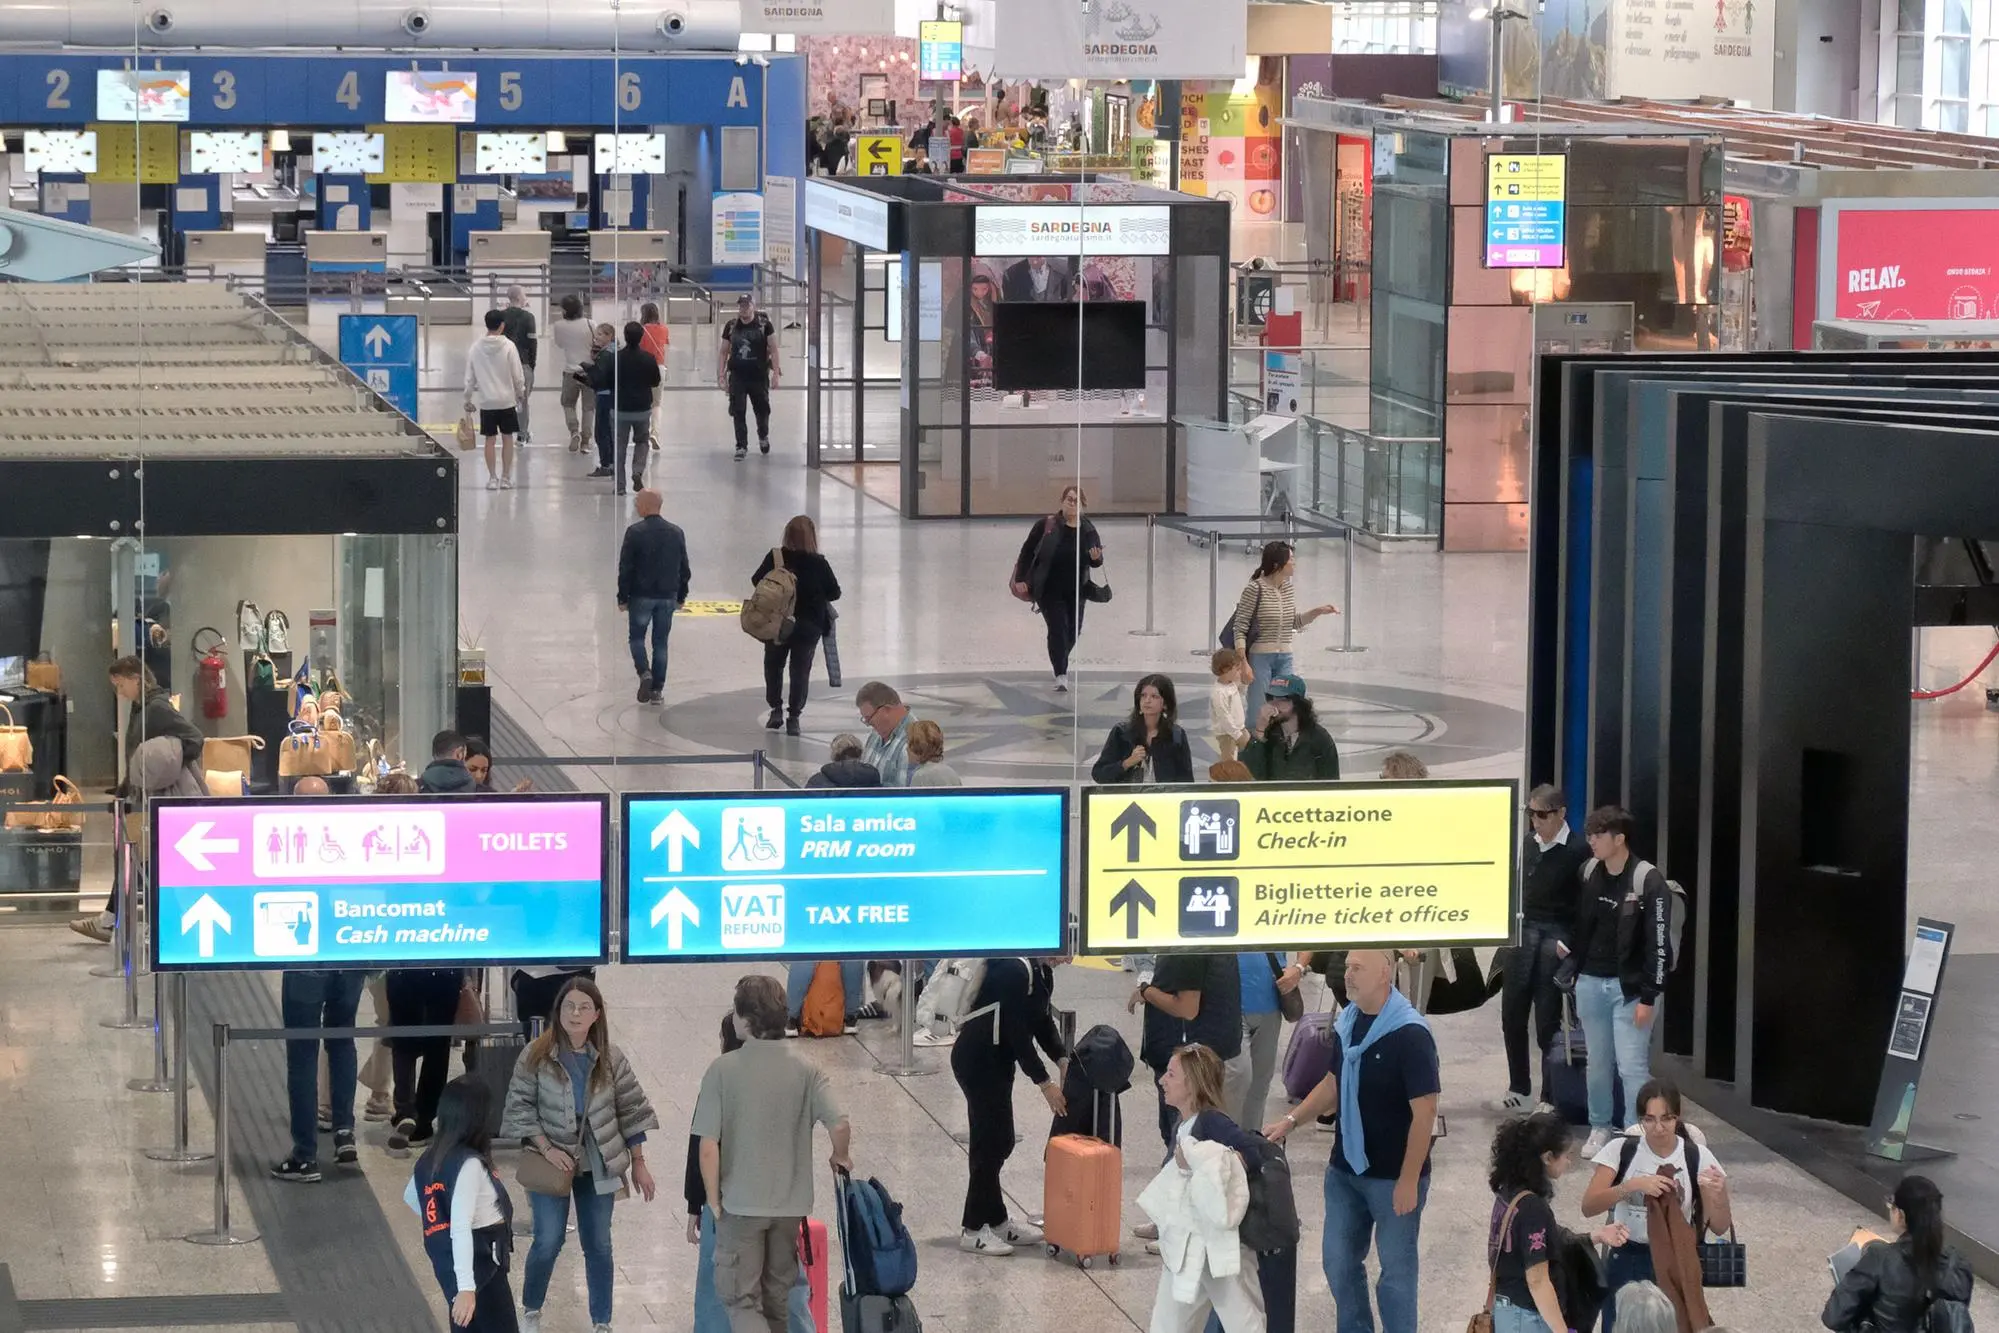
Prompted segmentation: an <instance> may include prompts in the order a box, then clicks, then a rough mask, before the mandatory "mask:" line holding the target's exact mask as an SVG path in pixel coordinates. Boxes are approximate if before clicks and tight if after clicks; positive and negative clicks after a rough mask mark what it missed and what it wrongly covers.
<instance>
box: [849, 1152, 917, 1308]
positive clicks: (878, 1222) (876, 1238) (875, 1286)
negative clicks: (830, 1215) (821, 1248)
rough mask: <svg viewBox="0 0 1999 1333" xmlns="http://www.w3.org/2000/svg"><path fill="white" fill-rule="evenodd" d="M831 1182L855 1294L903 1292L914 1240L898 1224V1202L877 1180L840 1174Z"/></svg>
mask: <svg viewBox="0 0 1999 1333" xmlns="http://www.w3.org/2000/svg"><path fill="white" fill-rule="evenodd" d="M836 1183H837V1185H838V1187H839V1193H840V1207H841V1209H842V1211H843V1212H844V1214H845V1219H846V1223H847V1232H846V1238H845V1239H846V1243H847V1260H848V1263H849V1265H850V1266H851V1267H852V1269H853V1271H854V1289H855V1294H856V1295H861V1296H902V1295H906V1294H907V1293H908V1292H909V1290H910V1289H911V1288H912V1287H914V1286H915V1285H916V1241H915V1240H914V1239H913V1238H912V1237H911V1236H910V1234H909V1228H908V1227H906V1226H904V1225H903V1224H902V1205H901V1204H899V1203H897V1202H896V1201H895V1200H894V1199H893V1198H891V1197H890V1196H889V1192H888V1190H887V1189H886V1188H884V1187H883V1185H882V1183H881V1182H880V1181H879V1180H875V1179H872V1178H870V1179H868V1180H855V1179H854V1178H853V1177H852V1176H846V1175H843V1176H841V1178H840V1179H839V1181H838V1182H836Z"/></svg>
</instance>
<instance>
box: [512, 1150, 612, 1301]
mask: <svg viewBox="0 0 1999 1333" xmlns="http://www.w3.org/2000/svg"><path fill="white" fill-rule="evenodd" d="M569 1194H570V1199H574V1200H575V1201H576V1239H577V1240H578V1241H579V1242H581V1244H582V1246H583V1281H584V1284H585V1285H586V1286H587V1287H588V1288H589V1291H590V1322H591V1323H593V1324H608V1323H610V1322H611V1205H612V1203H613V1199H612V1196H611V1195H609V1194H599V1193H597V1181H596V1180H595V1178H593V1177H591V1176H578V1177H576V1187H575V1188H574V1189H572V1190H571V1191H570V1192H569ZM528 1204H529V1206H530V1207H532V1208H533V1209H534V1241H533V1243H532V1244H530V1245H529V1246H528V1258H527V1271H526V1272H525V1273H524V1274H523V1275H522V1277H521V1305H522V1307H523V1308H525V1309H529V1310H539V1309H540V1308H541V1307H542V1302H544V1301H546V1300H547V1299H548V1277H549V1274H550V1273H552V1272H554V1271H555V1256H556V1255H558V1254H561V1253H562V1241H563V1232H564V1231H565V1230H567V1229H568V1226H569V1199H559V1198H556V1197H555V1196H554V1195H550V1194H530V1195H528Z"/></svg>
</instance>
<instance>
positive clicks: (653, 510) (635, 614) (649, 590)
mask: <svg viewBox="0 0 1999 1333" xmlns="http://www.w3.org/2000/svg"><path fill="white" fill-rule="evenodd" d="M660 504H661V500H660V494H659V492H658V491H653V490H642V491H640V492H639V493H638V495H637V497H636V498H635V499H634V501H633V507H634V508H635V509H637V510H638V515H639V517H638V521H637V522H636V523H634V524H632V525H631V526H630V527H629V528H626V529H625V544H624V546H623V547H622V548H621V549H620V550H619V551H618V609H619V610H620V611H623V612H624V613H625V615H626V617H627V618H628V619H629V622H630V625H631V637H632V666H633V667H634V668H635V669H636V670H637V671H638V673H639V702H640V703H642V704H656V703H658V702H659V700H660V691H661V690H663V689H664V688H665V687H666V636H667V634H668V633H669V632H671V631H672V629H673V613H674V612H675V611H676V610H678V609H679V608H680V604H681V603H682V602H684V601H686V600H687V587H688V579H689V578H690V573H689V570H688V565H687V534H686V533H684V532H682V531H681V530H680V529H679V528H678V527H676V526H675V525H673V524H671V523H669V522H667V521H666V520H665V519H664V518H661V517H660V513H659V509H660ZM648 633H650V634H651V635H652V660H651V662H649V663H648V662H647V660H646V635H647V634H648Z"/></svg>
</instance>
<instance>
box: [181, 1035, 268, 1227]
mask: <svg viewBox="0 0 1999 1333" xmlns="http://www.w3.org/2000/svg"><path fill="white" fill-rule="evenodd" d="M187 1239H188V1241H189V1242H190V1243H192V1244H195V1245H248V1244H249V1243H250V1242H252V1241H254V1240H256V1239H257V1233H256V1232H254V1231H248V1232H245V1231H237V1230H235V1229H234V1228H233V1227H231V1226H230V1224H229V1025H228V1024H227V1023H217V1024H216V1025H215V1225H214V1227H213V1228H211V1229H210V1230H207V1231H197V1232H195V1233H194V1234H193V1235H191V1236H189V1237H187Z"/></svg>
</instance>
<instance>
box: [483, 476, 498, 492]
mask: <svg viewBox="0 0 1999 1333" xmlns="http://www.w3.org/2000/svg"><path fill="white" fill-rule="evenodd" d="M486 489H487V490H489V491H497V490H499V489H500V479H499V478H498V477H488V478H486Z"/></svg>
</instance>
